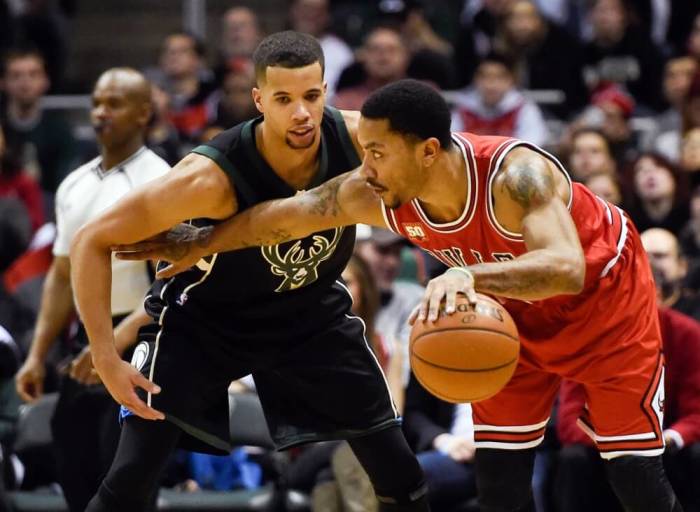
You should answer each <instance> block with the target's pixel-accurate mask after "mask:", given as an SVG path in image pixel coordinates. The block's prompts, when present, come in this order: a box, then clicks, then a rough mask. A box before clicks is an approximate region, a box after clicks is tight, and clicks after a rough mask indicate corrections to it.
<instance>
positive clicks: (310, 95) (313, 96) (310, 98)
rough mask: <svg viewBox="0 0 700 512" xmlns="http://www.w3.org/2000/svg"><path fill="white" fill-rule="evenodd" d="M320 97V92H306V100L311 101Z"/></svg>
mask: <svg viewBox="0 0 700 512" xmlns="http://www.w3.org/2000/svg"><path fill="white" fill-rule="evenodd" d="M320 97H321V95H320V94H316V93H314V94H308V95H307V96H306V101H312V102H313V101H316V100H317V99H318V98H320Z"/></svg>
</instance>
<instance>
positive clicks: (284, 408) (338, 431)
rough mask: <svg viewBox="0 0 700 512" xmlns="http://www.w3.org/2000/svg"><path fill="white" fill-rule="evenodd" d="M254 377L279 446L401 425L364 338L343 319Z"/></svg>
mask: <svg viewBox="0 0 700 512" xmlns="http://www.w3.org/2000/svg"><path fill="white" fill-rule="evenodd" d="M289 345H290V346H291V347H292V348H289V349H287V350H286V351H285V352H284V354H283V355H282V356H281V357H280V358H279V360H278V361H277V362H276V363H275V364H274V365H271V366H270V367H268V368H265V369H260V370H257V371H255V372H254V373H253V376H254V378H255V384H256V387H257V391H258V393H259V395H260V399H261V402H262V404H263V408H264V409H265V415H266V418H267V421H268V425H269V427H270V433H271V434H272V437H273V439H275V441H276V443H277V445H278V447H280V448H286V447H289V446H292V445H295V444H299V443H304V442H310V441H321V440H329V439H347V438H352V437H357V436H364V435H367V434H368V433H371V432H373V431H379V430H382V429H385V428H388V427H390V426H392V425H398V424H399V422H400V420H399V413H398V411H397V409H396V407H395V406H394V403H393V399H392V397H391V393H390V391H389V388H388V385H387V382H386V378H385V377H384V374H383V372H382V369H381V367H380V366H379V363H378V362H377V359H376V358H375V356H374V354H373V353H372V350H371V349H370V347H369V345H368V343H367V340H366V339H365V336H364V323H363V322H362V321H361V320H360V319H358V318H355V317H350V316H344V317H342V318H340V319H338V320H337V321H336V322H334V323H333V324H332V325H331V326H330V327H328V328H327V329H325V330H323V331H321V332H319V333H318V334H317V335H315V336H313V337H312V338H310V339H308V340H304V341H298V340H296V341H294V340H290V343H289Z"/></svg>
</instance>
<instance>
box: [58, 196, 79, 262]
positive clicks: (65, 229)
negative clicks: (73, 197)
mask: <svg viewBox="0 0 700 512" xmlns="http://www.w3.org/2000/svg"><path fill="white" fill-rule="evenodd" d="M65 195H66V194H65V187H58V192H56V239H55V240H54V242H53V255H54V256H68V255H69V254H70V243H71V240H72V239H73V236H74V235H75V229H72V228H71V227H70V226H69V222H68V219H67V216H66V204H65V203H66V198H65Z"/></svg>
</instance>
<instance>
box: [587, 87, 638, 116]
mask: <svg viewBox="0 0 700 512" xmlns="http://www.w3.org/2000/svg"><path fill="white" fill-rule="evenodd" d="M591 103H592V104H593V105H595V106H596V107H600V108H603V107H605V106H609V105H612V106H614V107H616V108H617V109H618V110H619V111H620V113H621V114H622V115H623V116H624V117H625V118H629V117H630V116H631V115H632V112H634V107H635V103H634V99H633V98H632V96H630V95H629V94H628V93H627V92H625V91H624V90H623V89H622V88H621V87H620V86H619V85H616V84H610V85H607V86H605V87H603V88H601V89H600V90H598V92H596V93H595V94H593V97H592V98H591Z"/></svg>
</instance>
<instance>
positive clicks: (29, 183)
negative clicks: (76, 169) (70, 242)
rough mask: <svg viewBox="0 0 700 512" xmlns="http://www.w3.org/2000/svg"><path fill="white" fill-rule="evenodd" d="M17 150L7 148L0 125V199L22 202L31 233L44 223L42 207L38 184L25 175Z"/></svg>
mask: <svg viewBox="0 0 700 512" xmlns="http://www.w3.org/2000/svg"><path fill="white" fill-rule="evenodd" d="M18 153H19V150H18V148H12V147H8V146H7V144H6V141H5V135H4V133H3V128H2V125H0V197H15V198H17V199H19V200H20V201H22V203H23V204H24V206H25V208H26V209H27V213H28V214H29V217H30V219H31V223H32V232H36V230H37V229H39V227H41V225H42V224H43V223H44V207H43V204H42V200H41V189H40V188H39V185H38V183H37V182H36V181H35V180H34V178H32V177H31V176H29V175H28V174H27V173H25V172H24V171H23V169H22V162H21V159H20V155H19V154H18Z"/></svg>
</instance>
